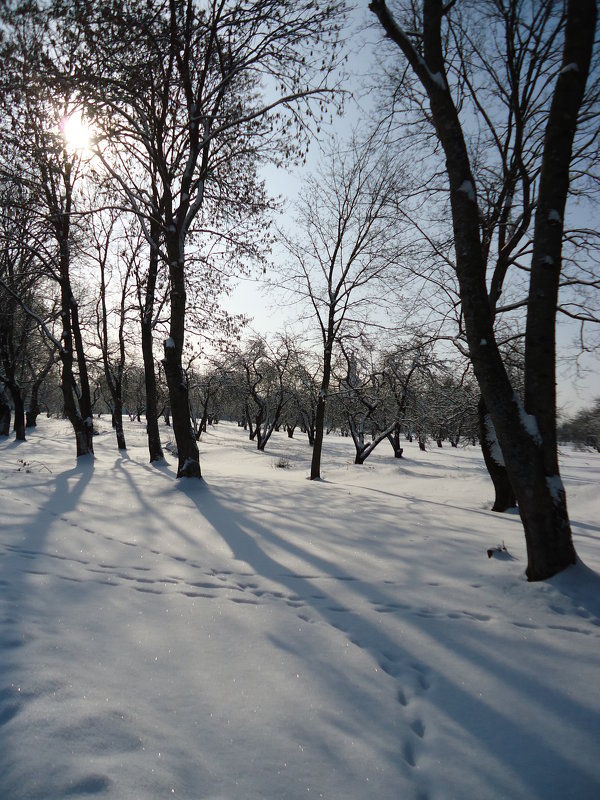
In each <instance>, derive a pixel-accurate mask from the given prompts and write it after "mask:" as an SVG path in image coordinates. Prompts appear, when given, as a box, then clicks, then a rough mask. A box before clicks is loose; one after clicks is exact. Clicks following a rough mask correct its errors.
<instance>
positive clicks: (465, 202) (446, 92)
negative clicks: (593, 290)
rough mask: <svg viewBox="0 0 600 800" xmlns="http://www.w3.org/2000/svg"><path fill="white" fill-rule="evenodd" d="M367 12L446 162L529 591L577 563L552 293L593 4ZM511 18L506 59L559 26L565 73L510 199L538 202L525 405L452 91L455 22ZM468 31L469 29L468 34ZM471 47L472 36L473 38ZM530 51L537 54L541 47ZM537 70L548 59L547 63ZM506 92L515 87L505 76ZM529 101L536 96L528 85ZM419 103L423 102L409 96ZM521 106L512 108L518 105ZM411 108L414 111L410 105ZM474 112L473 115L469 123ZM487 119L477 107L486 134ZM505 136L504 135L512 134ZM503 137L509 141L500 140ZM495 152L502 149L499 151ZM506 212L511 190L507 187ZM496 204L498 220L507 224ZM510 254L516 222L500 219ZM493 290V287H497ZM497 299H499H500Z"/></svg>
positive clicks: (559, 72)
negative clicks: (399, 62)
mask: <svg viewBox="0 0 600 800" xmlns="http://www.w3.org/2000/svg"><path fill="white" fill-rule="evenodd" d="M369 8H370V9H371V11H372V12H373V13H374V14H375V15H376V17H377V19H378V20H379V23H380V24H381V26H382V28H383V30H384V31H385V33H386V36H387V37H388V38H389V40H390V41H391V42H392V43H393V45H394V46H395V48H396V52H398V51H399V52H400V53H401V54H402V57H403V59H404V60H405V62H407V63H408V66H409V70H410V71H411V72H412V74H413V75H414V76H415V78H416V81H417V85H418V86H420V88H421V90H422V95H420V99H421V100H422V101H425V102H424V105H425V106H426V111H427V118H426V119H427V123H426V124H428V125H429V126H430V127H431V129H432V130H433V131H434V132H435V136H436V138H437V141H438V143H439V145H440V146H441V148H442V150H443V154H444V157H445V170H446V176H447V181H448V188H449V200H450V209H451V215H452V223H453V235H454V247H455V262H454V268H455V271H456V276H457V279H458V283H459V292H460V299H461V309H462V317H463V320H464V330H465V335H466V340H467V344H468V352H469V356H470V358H471V361H472V364H473V369H474V372H475V376H476V378H477V381H478V384H479V387H480V390H481V394H482V397H483V401H484V403H485V406H486V409H487V411H488V412H489V414H490V417H491V420H492V422H493V426H494V429H495V432H496V435H497V438H498V442H499V445H500V448H501V450H502V455H503V459H504V462H505V465H506V469H507V472H508V476H509V479H510V483H511V485H512V487H513V489H514V492H515V495H516V498H517V501H518V505H519V512H520V515H521V520H522V522H523V526H524V529H525V538H526V544H527V554H528V566H527V576H528V578H529V580H543V579H545V578H548V577H550V576H552V575H554V574H556V573H557V572H559V571H561V570H562V569H565V568H566V567H567V566H569V565H570V564H573V563H574V562H575V560H576V554H575V550H574V547H573V543H572V537H571V529H570V523H569V518H568V513H567V504H566V495H565V490H564V487H563V484H562V481H561V478H560V473H559V467H558V457H557V448H556V390H555V362H556V352H555V323H556V314H557V304H558V300H557V298H558V290H559V286H560V283H561V275H562V272H561V266H562V249H563V230H564V217H565V207H566V201H567V196H568V193H569V180H570V166H571V163H572V159H573V157H574V152H575V153H577V152H578V150H577V147H576V148H575V151H574V139H575V133H576V130H577V126H578V122H580V121H581V117H580V111H581V109H582V104H583V103H584V94H585V88H586V82H587V78H588V73H589V70H590V63H591V57H592V52H593V45H594V35H595V27H596V15H597V9H596V3H595V2H594V0H577V1H576V2H569V3H567V4H566V5H565V6H563V4H561V3H558V4H557V3H551V2H541V3H539V4H525V3H521V2H517V0H490V3H485V4H481V5H480V6H469V7H468V8H467V9H466V11H465V13H464V14H463V9H462V6H461V4H457V3H455V2H449V3H447V4H444V3H443V2H442V1H441V0H424V1H423V2H422V3H411V4H410V8H408V7H406V6H405V7H403V8H401V9H398V10H397V11H396V12H395V13H393V12H392V11H391V10H390V8H389V7H388V6H387V4H386V3H385V2H384V0H373V1H372V2H371V3H370V5H369ZM481 9H483V10H481ZM504 12H506V14H507V15H508V18H509V21H512V22H513V23H514V24H512V26H509V27H507V29H506V33H507V36H506V41H505V42H504V44H505V45H506V47H507V48H508V49H510V48H515V49H518V48H519V46H520V41H521V39H520V37H521V38H522V37H525V38H527V32H528V31H530V30H531V29H532V28H533V26H534V24H535V21H536V19H537V18H538V15H539V14H541V15H543V16H545V17H546V18H547V19H548V20H550V21H552V20H554V19H555V18H556V15H558V24H557V25H548V27H547V28H544V31H543V37H546V36H550V37H551V38H550V39H546V38H544V39H543V44H544V47H545V49H546V55H547V57H549V58H550V57H551V56H552V54H553V53H554V52H556V51H557V48H560V46H561V44H560V43H561V42H562V59H561V63H560V64H558V65H557V66H556V68H555V69H554V70H553V74H552V75H550V76H549V75H545V76H544V81H543V86H544V87H546V88H547V87H548V86H549V87H550V89H549V91H548V92H547V102H546V103H545V104H543V105H541V106H540V107H539V108H538V109H537V115H536V118H535V123H536V125H537V126H538V129H543V130H544V137H543V140H542V141H541V143H540V145H539V146H540V151H539V152H540V158H541V163H540V168H539V173H538V175H537V178H536V183H535V187H534V186H532V185H530V184H528V183H527V179H526V178H524V175H525V171H524V167H523V165H522V164H521V163H519V160H518V158H519V150H518V148H517V151H516V156H515V158H516V162H515V164H514V170H515V177H514V187H516V188H518V190H519V191H521V192H523V191H527V190H529V191H534V189H535V204H534V206H532V209H531V212H532V214H533V218H534V221H533V233H532V237H531V252H530V260H529V264H528V267H527V273H526V274H527V284H528V285H527V289H528V293H527V304H526V331H525V378H524V400H523V401H522V400H521V398H520V397H519V395H518V394H517V392H516V391H515V387H514V386H513V384H512V382H511V380H510V377H509V375H508V372H507V369H506V366H505V364H504V362H503V360H502V354H501V351H500V348H499V346H498V341H497V336H496V331H495V327H494V322H495V312H496V303H497V300H498V297H497V296H496V294H497V295H498V296H499V293H500V292H501V291H502V288H503V282H504V275H503V273H502V270H503V269H505V267H508V265H509V264H510V263H511V262H510V259H508V260H507V261H506V262H501V263H500V270H499V271H497V272H495V273H494V275H493V276H492V287H491V290H490V288H489V287H488V285H487V284H486V277H487V271H486V266H487V258H486V251H485V248H486V240H485V236H482V226H481V206H480V200H481V194H480V189H481V187H482V185H483V184H482V181H480V180H478V178H477V175H478V166H479V165H478V163H477V158H476V155H477V154H476V153H475V152H474V151H473V149H472V148H469V146H468V144H467V140H468V133H469V125H470V123H471V121H472V118H471V119H465V116H464V114H462V115H461V112H464V110H465V105H464V104H463V99H464V95H462V94H461V93H460V92H459V93H457V91H456V89H457V87H460V85H461V84H460V82H457V81H455V80H453V70H455V68H456V67H455V65H456V56H455V55H454V53H455V52H456V51H455V50H453V47H454V45H456V46H457V47H460V46H461V41H460V39H458V40H454V39H453V36H452V33H453V26H452V20H453V15H458V14H461V15H462V23H465V20H466V21H468V19H469V15H471V16H470V19H471V23H472V25H476V26H478V30H479V32H480V33H481V31H482V30H484V28H483V27H482V26H483V23H484V22H485V17H486V13H487V14H488V15H489V17H488V18H489V19H491V18H492V17H493V16H494V14H496V13H504ZM472 30H473V29H472ZM471 38H472V40H473V41H474V39H475V35H474V34H472V37H471ZM534 44H536V45H538V44H539V41H537V40H536V41H535V42H534ZM539 52H540V58H542V57H543V51H539ZM508 80H509V82H510V75H509V76H508ZM530 91H536V92H539V91H542V89H541V87H540V86H538V85H534V87H533V88H532V87H530ZM416 94H418V92H417V93H416ZM516 100H517V98H513V101H514V102H516ZM415 102H418V99H417V100H416V101H415ZM472 109H473V107H470V109H469V110H470V111H471V110H472ZM487 110H488V109H487V108H486V106H485V104H484V103H483V102H482V103H480V105H479V106H477V105H476V106H475V107H474V114H475V115H480V117H481V118H482V119H483V125H485V124H487V121H486V113H487ZM509 132H510V131H509ZM504 133H506V131H504ZM499 149H500V151H501V152H502V143H501V142H500V141H499ZM505 192H506V203H507V204H509V205H508V209H507V210H508V211H510V200H511V190H510V185H508V186H506V188H505ZM502 208H503V206H502V204H499V213H500V214H502ZM504 223H505V228H504V232H505V234H506V237H507V238H506V244H507V245H508V241H509V237H510V235H511V233H512V231H513V228H514V225H515V223H516V224H517V226H518V223H519V220H514V219H512V218H511V217H510V216H505V218H504ZM494 281H496V285H494ZM495 289H498V290H499V291H498V292H495Z"/></svg>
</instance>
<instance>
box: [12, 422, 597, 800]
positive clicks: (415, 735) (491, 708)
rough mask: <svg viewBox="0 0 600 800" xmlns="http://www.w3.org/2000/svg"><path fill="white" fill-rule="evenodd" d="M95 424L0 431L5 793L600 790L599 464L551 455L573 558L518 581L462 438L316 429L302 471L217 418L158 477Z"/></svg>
mask: <svg viewBox="0 0 600 800" xmlns="http://www.w3.org/2000/svg"><path fill="white" fill-rule="evenodd" d="M99 425H100V431H101V432H100V434H99V435H98V436H97V437H96V440H95V447H96V458H95V460H94V461H93V463H92V462H91V461H85V462H84V463H80V464H76V462H75V457H74V443H73V439H72V435H71V433H70V430H69V428H68V425H67V424H66V423H64V422H59V421H56V420H48V419H42V420H41V422H40V425H39V427H38V429H37V430H36V431H35V432H33V433H31V434H29V439H28V441H27V442H26V443H21V444H17V443H16V442H15V441H14V440H13V439H12V438H11V439H9V440H8V441H6V440H5V441H3V442H2V443H0V510H1V519H0V798H2V800H36V799H38V798H43V800H56V799H58V798H61V799H62V798H87V797H89V796H95V795H97V796H99V797H103V798H111V800H129V799H130V798H131V800H155V799H156V800H158V799H159V798H161V799H163V798H168V797H176V798H184V799H185V800H200V798H202V799H204V798H207V799H208V798H210V800H238V799H239V800H258V799H259V798H266V799H268V800H284V799H285V798H289V799H290V800H299V799H300V798H329V800H365V799H370V798H373V799H374V800H450V798H456V799H457V800H498V799H499V798H507V799H508V798H509V799H510V800H534V799H539V800H596V798H598V797H600V578H599V577H598V573H599V572H600V513H599V512H600V455H598V454H596V453H591V452H576V451H574V450H571V449H564V450H563V453H562V468H563V477H564V481H565V484H566V487H567V491H568V497H569V502H570V513H571V517H572V520H573V530H574V535H575V543H576V547H577V550H578V552H579V555H580V557H581V559H582V561H583V562H584V564H585V566H584V564H579V565H578V566H576V567H574V568H572V569H570V570H568V571H567V572H566V573H563V574H562V575H560V576H558V577H556V578H554V579H553V580H551V581H548V582H546V583H540V584H528V583H527V582H526V581H525V579H524V577H523V572H524V568H525V560H524V540H523V535H522V530H521V526H520V523H519V519H518V517H517V516H515V515H514V514H506V515H499V514H493V513H491V512H490V511H488V510H487V509H488V508H489V505H490V502H491V499H492V497H491V489H490V485H489V483H488V480H487V478H486V474H485V471H484V468H483V463H482V459H481V456H480V454H479V452H478V450H477V449H476V448H465V449H458V450H455V449H451V448H450V447H444V449H442V450H438V449H437V448H435V447H434V448H432V449H431V450H430V451H428V452H426V453H420V452H419V450H418V448H416V447H413V445H411V444H408V443H407V444H406V449H405V459H403V460H402V461H396V460H394V459H393V457H392V454H391V449H390V448H389V447H388V446H387V444H382V445H380V447H379V448H378V450H376V451H375V453H374V455H373V456H372V457H371V458H370V459H369V461H367V462H366V463H365V464H364V465H363V466H362V467H360V466H354V465H353V464H352V455H353V454H352V443H351V442H350V441H349V440H344V439H340V438H335V437H328V438H327V439H326V442H325V448H324V478H325V479H324V480H323V481H321V482H310V481H308V480H307V479H306V476H307V472H308V466H309V457H310V451H309V447H308V445H307V443H306V440H305V438H304V437H302V436H301V435H299V436H298V438H297V440H296V439H295V440H293V441H292V440H289V439H288V438H287V436H286V435H285V434H283V433H282V434H274V436H273V438H272V440H271V441H270V442H269V444H268V445H267V453H264V454H263V453H258V452H257V451H256V450H255V449H254V445H253V444H252V443H250V442H248V441H247V439H246V438H245V435H244V433H243V431H241V430H239V429H238V428H236V427H235V426H233V425H229V424H220V425H218V426H216V427H215V428H214V429H212V430H210V432H209V433H208V435H206V436H205V437H204V439H203V441H202V442H201V446H200V447H201V463H202V468H203V474H204V481H203V482H202V483H200V482H190V481H189V480H188V481H184V482H177V481H175V480H174V467H175V464H174V461H175V459H174V458H173V457H169V458H168V461H169V464H168V465H167V466H162V467H160V468H156V467H151V466H150V465H149V464H148V463H147V453H146V445H145V434H144V426H143V425H139V424H136V423H133V424H130V425H128V427H127V429H126V433H127V437H128V444H129V451H128V452H127V454H119V452H118V451H117V450H116V445H115V441H114V436H113V434H112V432H111V431H110V428H109V425H108V424H107V422H106V421H104V420H103V421H101V422H100V423H99ZM168 435H169V434H168V431H165V436H166V437H168ZM282 458H283V464H284V466H283V467H280V466H277V464H278V463H280V459H282ZM24 462H25V463H24ZM502 542H504V543H505V545H506V547H507V549H508V551H509V553H510V554H511V556H512V559H511V558H509V557H507V556H506V554H504V556H505V557H504V558H496V557H494V558H491V559H488V557H487V553H486V551H487V549H488V548H489V547H493V546H496V545H499V544H501V543H502Z"/></svg>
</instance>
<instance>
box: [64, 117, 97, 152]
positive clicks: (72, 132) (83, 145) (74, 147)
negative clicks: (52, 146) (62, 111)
mask: <svg viewBox="0 0 600 800" xmlns="http://www.w3.org/2000/svg"><path fill="white" fill-rule="evenodd" d="M60 130H61V133H62V135H63V136H64V139H65V144H66V146H67V150H69V151H70V152H74V153H79V154H82V153H85V152H88V151H89V147H90V139H91V130H90V126H89V125H88V124H87V122H86V121H85V120H84V119H83V117H82V116H81V111H73V113H72V114H69V115H68V116H66V117H63V118H62V120H61V122H60Z"/></svg>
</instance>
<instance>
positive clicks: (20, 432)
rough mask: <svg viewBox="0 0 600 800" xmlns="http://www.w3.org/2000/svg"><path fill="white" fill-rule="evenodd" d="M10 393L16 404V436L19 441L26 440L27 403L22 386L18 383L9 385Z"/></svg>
mask: <svg viewBox="0 0 600 800" xmlns="http://www.w3.org/2000/svg"><path fill="white" fill-rule="evenodd" d="M9 389H10V393H11V395H12V399H13V404H14V407H15V408H14V411H15V416H14V422H13V430H14V432H15V438H16V440H17V441H18V442H24V441H25V404H24V403H23V393H22V392H21V387H20V386H18V385H16V384H15V385H14V386H9Z"/></svg>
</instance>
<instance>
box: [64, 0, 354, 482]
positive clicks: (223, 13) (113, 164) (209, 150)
mask: <svg viewBox="0 0 600 800" xmlns="http://www.w3.org/2000/svg"><path fill="white" fill-rule="evenodd" d="M55 7H58V8H59V10H60V13H61V15H62V16H61V19H62V23H63V27H64V30H70V29H71V28H73V27H74V28H75V29H76V30H79V31H81V35H82V37H83V38H84V39H85V41H86V44H87V50H86V51H85V59H84V61H83V62H82V64H81V68H80V70H79V72H78V76H77V82H76V85H75V86H76V89H77V91H78V92H79V93H80V96H81V98H82V102H83V103H84V104H85V105H86V108H87V109H88V111H89V113H90V114H92V115H93V116H94V118H95V120H96V121H97V125H98V129H99V131H100V130H101V131H102V132H103V138H102V142H99V143H98V147H97V155H98V157H100V158H101V159H102V160H103V163H104V168H105V169H106V170H107V171H108V172H109V173H110V174H111V175H112V177H113V178H114V179H115V180H117V181H118V182H119V184H120V186H121V189H122V191H123V193H124V195H125V197H126V198H127V202H128V203H129V205H130V208H131V209H132V211H134V212H135V213H136V214H137V215H138V217H139V219H140V221H141V223H142V225H143V227H144V231H145V233H146V236H147V238H148V240H149V242H150V244H151V246H153V247H155V248H156V250H157V253H158V255H159V257H160V258H161V259H162V260H163V261H164V263H165V264H166V265H167V267H168V271H169V281H170V330H169V336H168V338H167V339H166V341H165V346H164V362H163V363H164V367H165V373H166V376H167V383H168V387H169V397H170V405H171V410H172V415H173V427H174V433H175V438H176V441H177V450H178V456H179V465H178V476H185V477H200V464H199V456H198V448H197V445H196V441H195V438H194V435H193V430H192V427H191V424H190V408H189V396H188V394H189V387H188V386H187V383H186V380H185V373H184V369H183V363H182V354H183V348H184V340H185V327H186V300H187V285H186V277H187V274H188V272H189V261H188V260H187V257H186V247H189V245H190V242H191V239H192V238H193V235H194V232H195V233H196V234H199V233H201V234H202V236H203V237H208V238H210V237H212V238H214V239H217V240H219V241H220V242H229V243H231V244H232V245H233V249H234V251H235V250H238V248H239V245H240V243H243V248H242V249H243V250H244V251H245V254H246V257H251V256H253V255H255V254H256V250H257V248H256V246H255V245H256V241H257V240H258V241H260V240H261V239H262V238H263V237H262V234H261V230H262V226H261V225H260V224H258V221H259V220H260V219H261V217H262V215H263V214H264V212H265V211H266V210H267V209H268V206H269V204H268V202H267V200H266V195H265V193H264V187H263V184H262V182H261V180H260V178H259V177H258V174H257V167H258V164H259V162H260V161H261V160H264V159H271V160H275V161H280V162H281V161H282V160H284V159H286V158H294V157H296V158H301V157H302V155H303V152H304V146H305V144H306V133H307V132H308V131H309V129H310V127H311V124H312V119H313V118H314V112H313V106H316V107H317V109H318V104H319V102H321V103H322V102H323V100H324V99H325V98H326V97H327V96H328V95H329V94H330V88H331V87H330V86H328V78H329V76H330V74H331V72H332V69H333V67H334V65H335V62H336V61H337V55H335V54H334V53H335V50H336V46H337V39H338V32H339V21H340V15H341V13H342V11H343V3H341V2H333V3H328V4H324V3H323V4H321V3H317V4H315V3H314V2H307V1H306V0H304V1H303V2H301V3H292V2H283V3H282V2H275V0H243V2H239V0H238V2H217V1H216V0H212V2H209V3H207V4H199V3H195V2H179V1H178V0H168V1H167V0H149V2H138V0H129V2H127V3H122V4H117V5H115V4H113V3H108V2H106V3H97V4H94V8H93V9H91V8H90V4H89V3H87V2H68V3H64V4H60V3H59V4H55ZM308 45H310V46H312V48H313V50H312V53H311V51H310V47H307V46H308ZM329 45H330V46H329ZM309 53H311V54H310V55H309ZM332 54H334V55H332ZM266 89H268V91H267V90H266ZM313 100H314V102H313ZM152 221H154V222H155V223H156V225H157V228H158V241H157V236H156V234H154V235H153V232H152V230H151V223H152ZM209 249H210V248H209ZM238 252H239V250H238Z"/></svg>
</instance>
